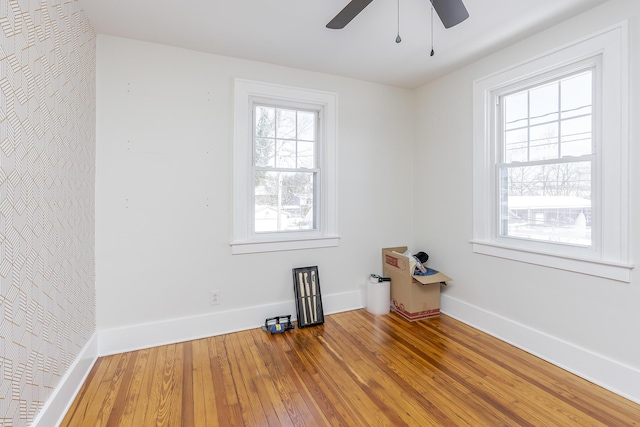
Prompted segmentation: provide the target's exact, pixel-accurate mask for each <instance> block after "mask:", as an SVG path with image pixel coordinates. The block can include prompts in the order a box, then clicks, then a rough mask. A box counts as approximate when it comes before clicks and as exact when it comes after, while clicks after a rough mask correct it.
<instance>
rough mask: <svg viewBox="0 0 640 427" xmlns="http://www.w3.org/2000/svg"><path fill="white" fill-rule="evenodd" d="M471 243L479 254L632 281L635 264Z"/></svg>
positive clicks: (477, 242)
mask: <svg viewBox="0 0 640 427" xmlns="http://www.w3.org/2000/svg"><path fill="white" fill-rule="evenodd" d="M471 244H472V245H473V252H475V253H478V254H483V255H489V256H494V257H498V258H505V259H510V260H514V261H520V262H526V263H528V264H535V265H541V266H545V267H550V268H556V269H559V270H567V271H573V272H576V273H581V274H587V275H589V276H596V277H603V278H605V279H611V280H616V281H619V282H625V283H629V282H631V270H632V269H633V264H625V263H618V262H611V261H603V260H600V259H583V258H575V257H570V256H566V255H557V254H551V253H542V252H536V251H531V250H524V249H520V248H513V247H509V246H504V245H499V244H496V243H493V242H484V241H471Z"/></svg>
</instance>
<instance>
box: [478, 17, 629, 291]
mask: <svg viewBox="0 0 640 427" xmlns="http://www.w3.org/2000/svg"><path fill="white" fill-rule="evenodd" d="M627 56H628V53H627V25H626V23H624V22H623V23H621V24H619V25H617V26H615V27H612V28H609V29H606V30H603V31H602V32H599V33H597V34H593V35H591V36H588V37H585V38H583V39H581V40H578V41H576V42H574V43H571V44H568V45H566V46H563V47H561V48H559V49H557V50H554V51H552V52H549V53H546V54H543V55H541V56H538V57H536V58H533V59H531V60H529V61H525V62H522V63H520V64H517V65H515V66H513V67H511V68H508V69H505V70H502V71H499V72H497V73H495V74H492V75H490V76H487V77H484V78H481V79H478V80H476V81H474V83H473V116H474V118H473V129H474V141H473V148H474V154H473V162H474V164H473V238H472V241H471V243H472V246H473V251H474V252H475V253H479V254H484V255H490V256H497V257H501V258H506V259H511V260H516V261H521V262H527V263H531V264H536V265H543V266H547V267H551V268H557V269H562V270H568V271H574V272H579V273H584V274H589V275H594V276H598V277H605V278H609V279H613V280H618V281H622V282H629V281H630V275H631V273H630V270H631V269H632V268H633V265H632V264H630V263H629V249H628V247H629V242H628V230H629V224H628V222H629V219H628V217H629V213H628V210H629V201H628V197H629V184H628V180H629V172H628V169H629V167H628V150H629V148H628V90H627V88H628V57H627ZM590 62H591V63H594V64H595V66H596V67H597V70H598V71H597V73H598V74H599V77H598V78H597V79H598V81H599V83H600V89H597V90H596V93H595V95H594V101H595V103H596V105H594V114H596V115H597V116H600V117H601V120H600V122H599V123H598V121H597V120H594V129H593V134H594V138H596V144H597V145H596V150H597V152H596V171H595V173H592V180H593V181H592V186H594V189H595V193H596V200H595V201H593V203H594V205H593V207H592V211H594V210H595V215H597V218H598V219H599V222H598V224H599V225H598V226H596V227H595V228H594V229H592V233H594V236H593V237H592V242H594V245H593V247H592V248H580V247H575V246H573V245H563V244H555V243H545V242H537V241H530V240H522V239H513V238H504V237H501V236H500V235H499V229H498V220H499V212H498V197H499V194H498V188H499V182H498V176H497V165H498V162H499V161H500V158H499V155H500V151H499V150H500V149H501V148H500V147H498V146H497V144H498V143H500V141H501V140H499V139H498V140H496V139H495V135H496V133H497V132H499V131H500V129H499V128H500V125H499V122H498V120H500V116H499V115H500V114H501V108H500V107H499V105H497V99H498V96H500V95H501V94H504V93H507V92H508V89H509V88H514V87H518V85H522V86H523V87H525V86H531V82H533V81H535V80H536V79H539V81H540V83H542V82H544V81H548V80H549V76H553V75H554V74H555V75H565V74H566V73H567V72H568V71H567V70H571V69H572V67H573V68H575V69H576V70H580V69H584V68H585V63H590ZM600 62H601V64H600Z"/></svg>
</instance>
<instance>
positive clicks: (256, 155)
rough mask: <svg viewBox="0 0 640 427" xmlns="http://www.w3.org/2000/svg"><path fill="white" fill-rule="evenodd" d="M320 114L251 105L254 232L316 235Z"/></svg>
mask: <svg viewBox="0 0 640 427" xmlns="http://www.w3.org/2000/svg"><path fill="white" fill-rule="evenodd" d="M319 115H320V111H318V110H316V109H308V110H307V109H293V108H291V107H288V106H279V105H272V104H263V103H254V104H253V132H252V133H253V138H252V139H253V150H252V154H253V162H252V180H253V207H254V209H253V212H252V213H253V220H252V223H253V229H252V232H253V233H286V232H289V231H295V230H317V229H318V225H317V224H316V222H315V218H316V217H317V215H316V214H315V210H316V207H317V203H316V200H317V199H318V197H317V193H318V183H319V182H320V173H321V171H320V169H319V168H318V164H317V159H318V156H317V154H316V153H317V149H318V121H319Z"/></svg>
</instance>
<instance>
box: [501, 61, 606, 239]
mask: <svg viewBox="0 0 640 427" xmlns="http://www.w3.org/2000/svg"><path fill="white" fill-rule="evenodd" d="M595 74H596V70H595V68H594V67H589V68H588V69H583V70H579V71H577V72H576V71H573V72H571V73H570V74H568V75H563V76H559V77H554V78H553V79H551V80H550V81H545V82H543V83H537V84H534V85H532V86H531V87H527V88H525V89H518V90H517V91H515V92H512V93H505V94H501V95H499V96H498V104H499V108H500V114H499V117H500V123H499V126H498V131H497V132H496V143H497V145H498V146H499V158H498V163H497V172H496V176H497V178H498V179H497V184H498V190H497V191H498V195H499V197H498V201H497V202H498V211H497V212H498V222H499V225H498V227H497V230H498V233H499V236H500V237H501V238H516V239H524V240H533V241H541V242H547V243H555V244H568V245H577V246H582V247H586V248H591V247H593V246H594V243H595V242H594V237H595V233H592V225H593V221H594V220H597V215H595V212H594V211H593V209H592V208H593V207H594V206H593V204H592V200H596V199H597V197H596V196H597V194H595V186H594V185H593V182H594V180H593V179H592V176H593V174H595V173H596V172H597V162H596V148H595V147H596V138H595V137H594V125H593V122H594V120H596V117H595V116H594V90H593V86H594V82H595Z"/></svg>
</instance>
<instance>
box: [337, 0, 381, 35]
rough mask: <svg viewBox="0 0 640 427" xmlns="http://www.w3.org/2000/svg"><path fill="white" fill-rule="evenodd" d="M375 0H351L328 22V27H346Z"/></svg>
mask: <svg viewBox="0 0 640 427" xmlns="http://www.w3.org/2000/svg"><path fill="white" fill-rule="evenodd" d="M372 1H373V0H351V1H350V2H349V4H347V5H346V6H345V7H344V9H342V10H341V11H340V13H338V14H337V15H336V16H335V17H334V18H333V19H332V20H331V21H330V22H329V23H328V24H327V28H331V29H333V30H339V29H341V28H344V27H345V26H346V25H347V24H348V23H349V22H351V20H352V19H353V18H355V17H356V16H358V14H359V13H360V12H362V10H363V9H364V8H365V7H367V6H369V3H371V2H372Z"/></svg>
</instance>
